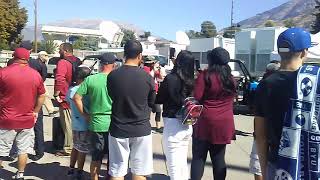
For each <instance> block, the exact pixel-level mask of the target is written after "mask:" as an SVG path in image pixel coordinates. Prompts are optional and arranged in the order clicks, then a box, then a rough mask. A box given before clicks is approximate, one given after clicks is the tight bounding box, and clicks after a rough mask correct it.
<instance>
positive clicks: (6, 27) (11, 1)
mask: <svg viewBox="0 0 320 180" xmlns="http://www.w3.org/2000/svg"><path fill="white" fill-rule="evenodd" d="M0 17H2V18H0V39H1V44H7V45H9V44H11V43H19V42H17V40H19V38H20V39H21V37H20V33H21V31H22V29H23V28H24V27H25V25H26V23H27V20H28V16H27V10H26V9H25V8H20V3H19V1H18V0H0Z"/></svg>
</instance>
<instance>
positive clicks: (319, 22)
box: [311, 0, 320, 34]
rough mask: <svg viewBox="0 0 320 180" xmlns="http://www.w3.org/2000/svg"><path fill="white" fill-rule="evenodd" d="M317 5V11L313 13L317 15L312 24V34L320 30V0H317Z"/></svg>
mask: <svg viewBox="0 0 320 180" xmlns="http://www.w3.org/2000/svg"><path fill="white" fill-rule="evenodd" d="M315 2H316V6H315V11H314V13H313V15H314V16H315V20H314V22H313V23H312V25H311V33H312V34H317V33H318V32H320V1H319V0H316V1H315Z"/></svg>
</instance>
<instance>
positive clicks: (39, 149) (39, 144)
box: [34, 109, 45, 156]
mask: <svg viewBox="0 0 320 180" xmlns="http://www.w3.org/2000/svg"><path fill="white" fill-rule="evenodd" d="M34 135H35V141H34V151H35V152H36V155H39V156H43V154H44V150H45V148H44V134H43V112H42V109H41V110H40V111H39V114H38V119H37V122H36V124H35V125H34Z"/></svg>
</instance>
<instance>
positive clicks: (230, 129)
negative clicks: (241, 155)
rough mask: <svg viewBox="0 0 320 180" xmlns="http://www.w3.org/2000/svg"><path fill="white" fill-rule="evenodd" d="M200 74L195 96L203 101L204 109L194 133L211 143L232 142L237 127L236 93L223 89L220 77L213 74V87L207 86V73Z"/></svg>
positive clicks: (211, 77)
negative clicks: (235, 112)
mask: <svg viewBox="0 0 320 180" xmlns="http://www.w3.org/2000/svg"><path fill="white" fill-rule="evenodd" d="M206 73H207V71H203V72H201V73H200V74H199V76H198V78H197V80H196V83H195V88H194V97H195V98H196V99H197V100H199V101H202V102H203V105H204V110H203V112H202V114H201V118H200V119H199V121H198V123H197V124H196V125H195V126H194V132H193V135H194V137H196V138H199V139H201V140H205V141H208V142H209V143H211V144H230V143H231V140H232V139H233V136H234V132H235V127H234V119H233V100H234V95H235V94H232V95H227V94H226V92H224V91H223V89H222V85H221V81H220V77H219V76H218V75H217V74H211V76H210V78H209V79H210V80H211V87H210V88H208V87H207V88H206V83H205V77H204V76H205V74H206Z"/></svg>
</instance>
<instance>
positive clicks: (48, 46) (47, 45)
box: [40, 39, 58, 54]
mask: <svg viewBox="0 0 320 180" xmlns="http://www.w3.org/2000/svg"><path fill="white" fill-rule="evenodd" d="M42 44H44V46H43V45H42V46H41V45H40V49H42V50H43V51H46V52H47V53H48V54H54V53H55V52H56V50H57V49H58V44H57V43H55V42H54V41H53V40H52V39H48V40H46V41H44V42H43V43H42Z"/></svg>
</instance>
